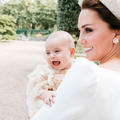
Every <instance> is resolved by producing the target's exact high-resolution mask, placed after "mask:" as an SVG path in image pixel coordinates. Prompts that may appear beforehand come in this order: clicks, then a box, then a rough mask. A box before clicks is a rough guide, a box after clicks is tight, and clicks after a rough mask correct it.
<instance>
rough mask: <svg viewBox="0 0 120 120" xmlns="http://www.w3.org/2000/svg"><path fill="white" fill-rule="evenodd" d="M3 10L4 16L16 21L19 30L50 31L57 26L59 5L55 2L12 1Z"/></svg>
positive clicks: (47, 0)
mask: <svg viewBox="0 0 120 120" xmlns="http://www.w3.org/2000/svg"><path fill="white" fill-rule="evenodd" d="M1 8H2V9H1V13H2V14H7V15H12V16H13V17H14V18H15V19H16V26H17V28H19V29H20V28H21V29H29V31H30V29H48V28H51V27H54V25H55V24H56V17H57V3H56V2H55V1H54V0H44V1H43V0H34V1H31V0H10V1H9V2H7V3H5V4H2V5H1Z"/></svg>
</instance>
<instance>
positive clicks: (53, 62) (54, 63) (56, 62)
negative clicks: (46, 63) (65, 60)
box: [52, 61, 60, 66]
mask: <svg viewBox="0 0 120 120" xmlns="http://www.w3.org/2000/svg"><path fill="white" fill-rule="evenodd" d="M52 64H53V65H55V66H57V65H59V64H60V61H52Z"/></svg>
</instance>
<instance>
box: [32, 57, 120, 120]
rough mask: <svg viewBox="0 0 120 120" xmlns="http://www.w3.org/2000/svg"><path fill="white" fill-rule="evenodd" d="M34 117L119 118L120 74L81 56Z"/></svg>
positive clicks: (57, 119)
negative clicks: (52, 95)
mask: <svg viewBox="0 0 120 120" xmlns="http://www.w3.org/2000/svg"><path fill="white" fill-rule="evenodd" d="M31 120H120V73H119V72H115V71H112V70H108V69H103V68H100V67H99V66H97V65H96V64H94V63H93V62H90V61H88V60H87V59H85V58H79V59H77V60H76V61H75V63H74V64H73V65H72V67H71V68H70V70H69V71H68V73H67V74H66V76H65V78H64V80H63V82H62V83H61V85H60V86H59V88H58V90H57V92H56V99H55V103H54V104H53V106H52V107H49V106H48V105H44V106H43V107H42V108H41V109H40V110H39V111H38V113H37V114H36V115H35V116H34V117H33V118H32V119H31Z"/></svg>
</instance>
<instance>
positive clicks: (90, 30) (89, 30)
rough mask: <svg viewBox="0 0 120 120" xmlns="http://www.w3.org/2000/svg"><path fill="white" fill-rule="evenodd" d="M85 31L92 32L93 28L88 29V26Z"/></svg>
mask: <svg viewBox="0 0 120 120" xmlns="http://www.w3.org/2000/svg"><path fill="white" fill-rule="evenodd" d="M85 31H86V32H87V33H89V32H92V31H93V30H92V29H90V28H86V29H85Z"/></svg>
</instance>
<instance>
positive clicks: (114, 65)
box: [99, 56, 120, 72]
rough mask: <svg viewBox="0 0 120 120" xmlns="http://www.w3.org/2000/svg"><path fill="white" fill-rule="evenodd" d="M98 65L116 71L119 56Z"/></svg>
mask: <svg viewBox="0 0 120 120" xmlns="http://www.w3.org/2000/svg"><path fill="white" fill-rule="evenodd" d="M99 66H100V67H103V68H107V69H110V70H113V71H116V72H120V56H119V57H114V58H111V59H109V60H107V61H106V62H104V63H102V64H101V63H100V65H99Z"/></svg>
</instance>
